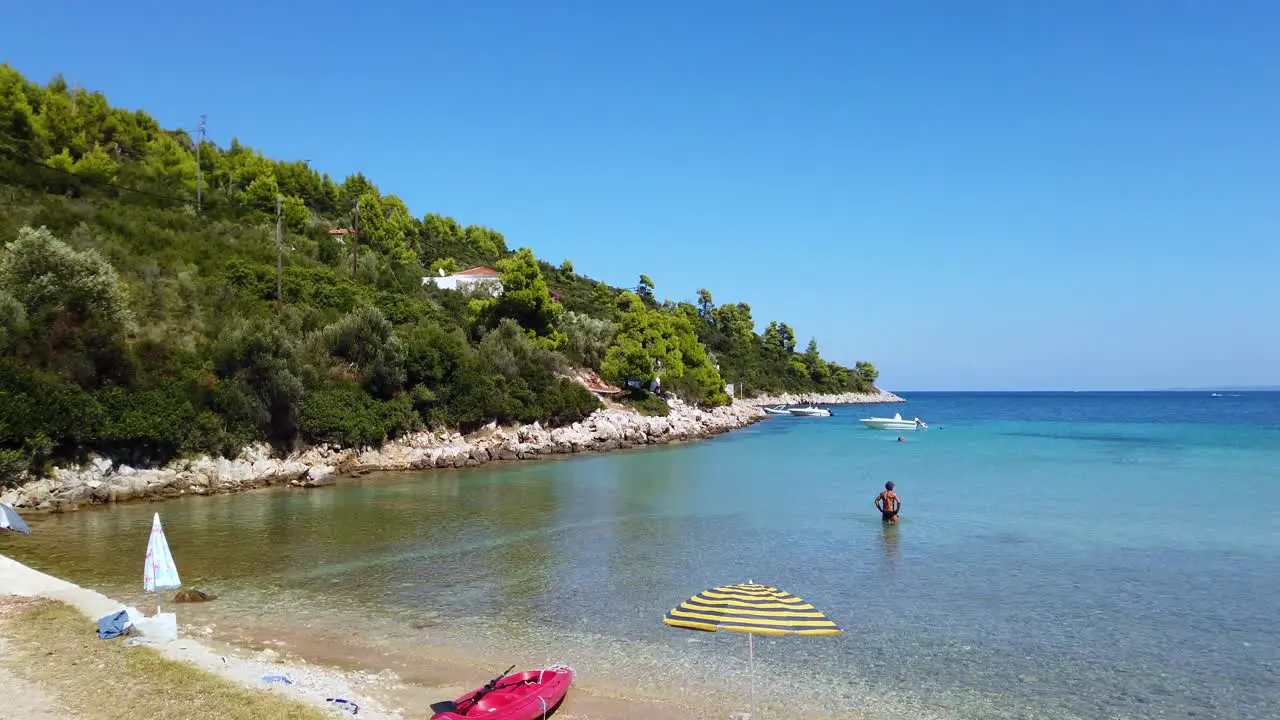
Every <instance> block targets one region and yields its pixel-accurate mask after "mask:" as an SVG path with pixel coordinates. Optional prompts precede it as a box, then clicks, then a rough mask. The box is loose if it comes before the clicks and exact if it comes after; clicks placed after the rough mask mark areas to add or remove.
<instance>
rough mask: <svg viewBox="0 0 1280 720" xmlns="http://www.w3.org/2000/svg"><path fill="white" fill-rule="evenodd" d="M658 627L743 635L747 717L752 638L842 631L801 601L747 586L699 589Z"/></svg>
mask: <svg viewBox="0 0 1280 720" xmlns="http://www.w3.org/2000/svg"><path fill="white" fill-rule="evenodd" d="M662 622H664V623H666V624H667V625H670V626H672V627H678V628H685V629H687V630H704V631H707V632H715V631H717V630H732V631H733V632H740V633H747V657H748V658H749V663H750V668H751V670H750V672H751V717H752V718H754V717H756V682H755V679H756V678H755V676H756V653H755V641H754V638H755V636H756V635H839V634H840V633H843V632H844V630H841V629H840V626H839V625H837V624H836V623H835V622H834V621H833V620H831V618H829V617H827V616H826V615H824V614H823V613H822V611H821V610H818V609H817V608H815V607H814V606H813V605H810V604H809V603H807V602H805V601H804V599H802V598H798V597H796V596H795V595H792V594H791V593H789V592H787V591H785V590H779V589H778V588H776V587H771V586H768V585H760V584H758V583H755V582H750V581H748V582H746V583H740V584H738V585H722V586H720V587H714V588H711V589H710V590H703V591H702V592H700V593H698V594H697V595H694V596H693V597H691V598H689V599H688V600H685V601H684V602H682V603H680V605H679V606H678V607H674V608H671V610H670V611H669V612H667V614H666V616H664V617H663V618H662Z"/></svg>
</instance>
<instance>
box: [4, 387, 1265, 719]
mask: <svg viewBox="0 0 1280 720" xmlns="http://www.w3.org/2000/svg"><path fill="white" fill-rule="evenodd" d="M909 400H910V403H909V404H908V405H905V406H893V407H869V408H857V407H852V408H835V409H834V412H835V416H834V417H832V418H817V419H806V418H773V419H770V420H767V421H765V422H762V423H760V424H758V425H756V426H754V427H752V428H749V429H746V430H743V431H740V432H736V433H732V434H729V435H726V436H722V437H720V438H717V439H715V440H712V441H708V442H703V443H695V444H690V445H684V446H676V447H665V448H660V449H653V450H644V451H637V452H625V453H614V454H609V455H598V456H591V457H583V458H575V459H572V460H566V461H558V462H544V463H530V464H517V465H509V466H503V467H490V468H481V469H476V470H467V471H457V472H455V471H433V472H428V473H424V474H416V475H387V476H382V477H371V478H366V479H364V480H362V481H360V482H352V483H344V484H340V485H338V486H335V487H330V488H324V489H320V490H314V491H308V492H301V491H296V490H293V491H289V490H281V491H269V492H262V493H253V494H248V495H238V496H224V497H216V498H192V499H188V500H182V501H175V502H168V503H163V504H159V505H146V504H143V505H129V506H124V507H118V508H101V509H94V510H91V511H82V512H79V513H75V514H71V515H66V516H53V517H47V518H35V521H34V522H33V523H32V526H33V529H34V531H35V533H36V534H35V535H34V536H32V537H30V538H0V552H4V553H6V554H9V555H12V556H14V557H17V558H18V559H20V560H23V561H25V562H28V563H30V564H32V565H34V566H36V567H39V568H41V569H44V570H47V571H50V572H54V573H56V574H60V575H62V576H65V577H68V578H69V579H72V580H74V581H77V582H80V583H82V584H88V585H91V586H94V587H98V588H100V589H103V590H104V591H108V592H113V593H117V594H118V595H120V596H121V597H123V598H126V599H129V600H131V601H134V602H138V603H139V604H142V603H143V602H145V601H144V600H143V597H142V595H141V593H140V592H139V591H140V587H139V586H140V585H141V565H142V549H143V547H144V546H145V543H146V537H147V532H148V527H149V518H150V514H151V513H152V512H155V511H156V510H159V511H161V516H162V518H163V520H164V523H165V529H166V533H167V535H168V537H169V540H170V545H171V547H172V549H173V552H174V555H175V557H176V559H177V561H178V563H179V569H180V570H181V571H182V574H183V579H184V581H185V582H186V583H187V584H188V585H189V586H197V587H201V588H207V589H211V590H213V591H216V592H219V593H221V594H222V599H221V600H219V601H218V602H217V603H213V604H211V605H208V606H205V607H203V608H200V609H194V608H192V609H184V611H183V612H184V613H187V614H189V615H191V614H194V615H196V616H197V617H201V618H206V617H207V618H211V619H217V620H220V621H227V622H230V621H231V620H232V615H233V613H238V612H241V611H243V610H245V609H246V608H252V611H253V612H252V619H253V620H254V621H256V622H259V623H269V624H272V625H273V626H276V627H282V628H284V627H292V628H298V629H304V630H309V631H317V632H319V631H323V629H324V626H325V625H326V624H333V623H335V622H341V623H345V624H346V625H348V626H350V627H351V628H352V629H354V630H355V631H356V634H358V635H360V636H362V637H364V638H366V640H365V642H368V643H371V644H373V645H374V646H378V645H380V644H381V645H383V646H385V647H387V648H391V647H395V648H396V649H397V650H398V651H403V652H410V653H411V652H412V651H413V648H414V646H415V645H418V644H421V643H424V642H425V643H429V644H439V645H446V646H450V647H458V648H464V649H466V650H468V651H472V652H475V653H477V654H479V655H481V656H491V657H494V658H495V659H497V658H505V657H508V656H514V655H520V656H523V657H546V658H548V659H556V660H566V661H569V662H570V663H571V664H574V665H575V667H578V669H579V671H580V673H582V676H583V679H584V680H588V679H590V678H592V677H596V678H599V679H601V680H602V681H607V682H608V683H609V684H613V685H616V686H619V687H629V688H630V689H632V690H636V691H638V692H641V693H643V692H645V691H646V690H649V691H652V692H654V693H657V694H661V693H662V692H671V690H670V688H681V690H680V692H681V693H683V694H687V695H688V696H690V697H695V698H696V697H698V696H700V695H705V697H707V698H711V697H713V696H715V694H716V693H717V692H719V691H726V690H727V691H732V692H740V691H741V689H742V688H743V687H744V685H743V683H744V682H745V672H744V671H745V650H746V648H745V644H746V641H745V639H744V638H743V636H740V635H734V634H729V635H728V636H727V637H720V636H716V635H707V634H701V633H689V632H686V631H680V630H675V629H672V628H666V627H664V626H663V625H662V624H661V617H662V613H663V612H664V611H666V610H667V609H668V608H670V607H671V606H672V605H673V604H675V603H678V602H679V601H680V600H682V599H683V598H685V597H687V596H689V595H692V594H693V593H695V592H697V591H698V590H700V589H703V588H704V587H706V586H709V585H714V584H721V583H730V582H740V581H746V580H748V579H751V580H755V581H757V582H767V583H770V584H776V585H778V586H780V587H784V588H786V589H788V590H791V591H792V592H795V593H796V594H799V595H801V596H803V597H805V598H806V599H808V600H810V601H812V602H813V603H815V604H816V605H818V606H819V607H821V608H822V609H824V610H826V611H827V612H828V614H830V615H831V616H832V617H833V618H834V619H836V620H837V621H838V622H840V623H842V624H843V626H844V627H845V629H846V634H845V635H843V636H839V637H835V638H826V637H819V638H781V639H768V640H764V641H762V642H761V643H759V644H758V645H757V657H758V659H759V663H758V671H757V672H758V677H759V678H760V684H761V685H762V686H764V687H766V688H769V689H768V690H767V691H766V693H765V695H764V699H765V701H766V703H767V704H772V705H774V706H775V707H776V706H777V705H778V704H779V703H780V702H782V701H784V700H786V701H791V702H796V703H798V704H799V705H801V706H802V707H803V708H805V709H806V710H807V711H814V712H826V713H830V714H832V715H835V716H848V715H849V714H851V713H852V712H854V711H862V712H864V713H866V715H867V716H869V717H973V718H1004V717H1007V718H1024V717H1035V718H1102V717H1141V718H1166V717H1167V718H1174V717H1177V718H1183V717H1204V718H1224V717H1230V718H1274V717H1280V681H1278V680H1277V677H1278V673H1280V629H1277V626H1276V624H1275V621H1274V616H1275V612H1274V608H1275V600H1274V593H1275V591H1276V590H1277V589H1280V470H1278V468H1280V394H1264V393H1240V394H1238V395H1231V394H1224V396H1223V397H1213V396H1211V395H1209V394H1208V393H1167V394H1161V393H1135V394H1090V393H1064V394H944V393H937V394H933V393H930V394H918V395H910V396H909ZM894 411H900V412H902V413H903V415H905V416H907V417H912V416H917V415H918V416H920V417H921V418H923V419H925V420H927V421H928V422H929V423H930V425H931V428H930V429H929V430H928V431H925V432H916V433H906V434H904V435H905V437H906V438H907V442H904V443H899V442H896V439H897V435H896V434H894V433H888V432H877V431H870V430H865V429H863V428H862V427H861V426H860V425H859V424H858V423H857V418H858V417H861V416H863V415H864V414H884V413H885V412H889V413H892V412H894ZM889 479H892V480H895V481H896V482H897V483H898V488H897V489H898V492H899V494H900V495H901V496H902V497H903V511H902V522H901V524H900V525H899V526H897V527H893V528H884V527H882V526H881V524H880V522H879V515H878V513H876V511H875V510H874V508H873V507H872V498H873V497H874V496H875V494H876V493H877V492H878V491H879V489H880V486H881V485H882V484H883V482H884V481H885V480H889ZM344 633H345V631H344ZM504 652H506V653H508V654H504ZM513 661H514V660H513ZM503 667H505V665H503ZM663 688H667V689H666V690H663Z"/></svg>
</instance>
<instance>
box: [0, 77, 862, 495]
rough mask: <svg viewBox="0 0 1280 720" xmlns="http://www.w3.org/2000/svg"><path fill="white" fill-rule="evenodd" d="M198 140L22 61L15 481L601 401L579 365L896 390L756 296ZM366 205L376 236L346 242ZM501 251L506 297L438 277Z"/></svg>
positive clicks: (14, 263) (5, 404)
mask: <svg viewBox="0 0 1280 720" xmlns="http://www.w3.org/2000/svg"><path fill="white" fill-rule="evenodd" d="M198 142H199V147H198V152H197V138H193V137H192V134H191V133H188V132H187V131H183V130H166V129H164V128H161V127H160V125H159V124H158V123H157V122H156V121H155V120H154V119H153V118H151V117H150V116H149V115H148V114H146V113H145V112H142V111H129V110H125V109H121V108H114V107H112V106H110V105H109V104H108V103H107V101H106V98H105V97H104V96H103V95H102V94H101V93H96V92H89V91H86V90H83V89H75V90H73V89H71V88H70V87H68V85H67V83H66V82H65V81H63V80H62V79H61V78H60V77H59V78H54V79H53V80H52V81H51V82H49V83H47V84H45V85H39V84H36V83H32V82H29V81H28V80H26V79H25V78H24V77H23V76H22V75H21V74H20V73H18V72H17V71H16V70H14V69H12V68H11V67H9V66H5V65H0V242H2V243H3V244H4V246H3V251H2V252H0V484H4V483H6V482H13V481H15V480H16V478H17V477H18V475H19V474H20V473H21V472H22V471H29V472H34V473H39V472H40V471H42V470H43V469H44V468H45V467H46V466H47V464H48V463H49V462H51V461H53V460H62V459H73V458H76V457H81V456H83V455H84V454H86V453H89V452H96V453H100V454H103V455H105V456H108V457H111V458H114V459H117V460H120V461H127V462H131V463H137V464H148V463H158V462H163V461H165V460H167V459H169V458H172V457H174V456H177V455H181V454H184V453H195V452H208V453H224V454H232V453H235V452H236V451H238V449H239V448H240V447H242V446H243V445H244V444H246V443H248V442H251V441H256V440H262V441H268V442H271V443H272V444H274V445H275V446H276V447H278V448H280V449H287V448H290V447H294V446H297V445H299V444H302V443H318V442H332V443H339V444H344V445H371V444H376V443H379V442H382V441H384V440H386V439H388V438H393V437H396V436H398V435H400V434H403V433H406V432H410V431H413V430H416V429H420V428H437V427H456V428H459V429H462V430H463V431H469V430H472V429H475V428H478V427H480V426H482V425H485V424H487V423H490V422H495V421H496V422H498V423H513V422H532V421H535V420H536V421H542V422H546V423H550V424H557V423H566V422H572V421H575V420H577V419H580V418H583V417H585V416H586V415H587V414H589V413H590V412H592V411H593V410H595V409H596V408H598V407H599V405H600V403H599V401H598V400H597V398H596V397H595V396H594V395H593V394H592V393H590V392H589V391H587V390H586V389H585V388H583V387H582V386H581V385H579V384H578V383H576V382H574V381H572V380H570V379H568V375H569V371H570V370H572V369H574V368H591V369H594V370H596V371H598V372H599V373H600V374H601V375H602V376H603V377H604V378H605V379H606V380H608V381H610V382H612V383H615V384H618V385H623V384H625V383H626V382H627V381H629V380H634V381H639V382H640V383H644V384H648V383H651V382H653V381H655V380H656V381H658V382H659V383H660V384H661V387H662V389H663V391H664V392H671V393H674V394H676V395H678V396H679V397H681V398H683V399H684V400H686V401H687V402H691V403H696V404H699V405H703V406H714V405H720V404H724V403H727V402H729V400H730V398H729V396H728V394H727V393H726V383H733V384H734V385H735V389H736V392H737V394H739V395H742V394H756V393H760V392H774V391H784V390H785V391H795V392H805V391H827V392H841V391H862V390H868V389H870V388H871V387H873V385H874V382H875V379H876V371H875V368H874V367H872V366H871V365H870V364H869V363H865V362H859V363H857V365H856V366H855V367H853V368H847V367H843V366H841V365H839V364H836V363H832V362H829V361H827V360H824V359H823V358H822V357H821V356H820V354H819V352H818V347H817V344H816V342H813V341H810V343H809V345H808V347H807V348H806V349H805V350H804V351H803V352H797V350H796V338H795V334H794V331H793V330H792V329H791V327H790V326H788V325H787V324H785V323H781V322H771V323H769V324H768V325H767V327H766V328H765V330H764V331H763V332H761V333H757V332H756V322H755V320H754V319H753V318H752V316H751V308H750V306H749V305H747V304H746V303H731V304H726V305H721V306H716V305H715V304H714V302H713V301H712V296H711V294H710V293H709V292H708V291H707V290H700V291H699V292H698V300H697V302H696V303H688V302H673V301H669V300H659V299H658V297H657V295H656V287H655V284H654V283H653V281H652V280H651V279H650V278H648V277H647V276H645V275H641V276H640V278H639V280H638V282H637V284H636V286H635V287H634V288H625V289H624V288H616V287H611V286H609V285H608V284H605V283H602V282H598V281H595V280H592V279H590V278H588V277H585V276H583V275H580V274H578V273H577V272H575V270H574V267H573V264H572V262H570V261H569V260H564V261H563V262H561V263H559V264H551V263H549V262H546V261H544V260H541V259H539V258H537V257H536V256H535V255H534V254H533V252H532V251H531V250H530V249H528V248H519V249H514V250H513V249H511V248H509V247H508V246H507V242H506V239H505V238H504V236H503V235H502V233H500V232H498V231H496V230H494V229H491V228H487V227H482V226H477V225H467V226H463V225H461V224H460V223H458V222H456V221H455V220H453V219H452V218H449V217H445V216H442V215H437V214H427V215H425V216H423V217H421V218H419V217H415V216H414V215H413V214H412V213H410V211H409V209H408V208H407V207H406V206H405V204H404V202H403V201H401V200H400V198H398V197H396V196H395V195H391V194H383V193H382V192H381V190H380V189H379V188H378V187H377V186H376V185H374V184H373V183H372V182H371V181H370V180H369V179H368V178H366V177H365V176H364V175H362V174H360V173H356V174H354V175H351V176H349V177H347V178H345V179H344V180H343V181H342V182H336V181H334V180H333V179H332V178H331V177H329V176H328V175H326V174H323V173H319V172H317V171H316V170H314V169H312V168H311V167H310V166H309V165H308V164H307V163H306V162H281V161H277V160H272V159H270V158H268V157H266V156H265V155H263V154H262V153H260V152H259V151H257V150H253V149H251V148H248V147H246V146H244V145H242V144H241V143H240V142H239V141H238V140H232V141H231V143H230V146H229V147H226V148H222V147H219V146H217V145H216V144H214V143H211V142H209V141H207V140H199V141H198ZM197 157H198V161H197ZM197 177H198V178H199V189H200V192H199V204H198V206H197V202H196V197H197ZM277 203H279V207H280V218H279V219H280V225H281V228H282V239H283V242H282V248H281V253H282V271H281V272H280V274H279V277H277V265H276V252H277V249H276V242H275V227H276V219H277V216H276V212H277V211H276V208H277ZM357 205H358V207H359V216H358V225H359V232H358V239H359V243H358V247H353V240H354V239H355V237H356V236H355V234H354V233H350V234H346V235H342V234H333V233H331V232H330V230H331V229H334V228H352V227H353V226H355V224H356V218H355V217H354V216H353V213H354V209H355V208H356V207H357ZM478 265H479V266H488V267H493V268H495V269H496V270H498V272H499V273H500V279H501V282H502V285H503V291H502V292H501V293H500V294H496V295H491V294H488V293H485V292H483V291H477V292H459V291H451V290H441V289H438V288H436V287H434V286H433V285H430V284H423V282H422V278H423V276H424V275H435V274H437V272H438V271H440V270H444V271H445V272H455V271H457V270H459V269H463V268H466V267H472V266H478ZM277 287H279V291H278V290H277ZM631 400H632V401H634V402H636V403H638V404H640V405H641V406H642V409H646V408H647V409H652V408H654V407H655V405H654V403H653V401H652V398H645V397H644V395H643V393H636V394H633V396H632V397H631ZM658 405H659V406H660V405H661V403H658Z"/></svg>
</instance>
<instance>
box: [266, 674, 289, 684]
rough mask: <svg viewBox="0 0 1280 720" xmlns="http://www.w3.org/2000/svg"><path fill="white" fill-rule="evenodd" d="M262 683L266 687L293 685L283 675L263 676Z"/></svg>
mask: <svg viewBox="0 0 1280 720" xmlns="http://www.w3.org/2000/svg"><path fill="white" fill-rule="evenodd" d="M262 682H264V683H267V684H268V685H274V684H275V683H284V684H285V685H292V684H293V681H292V680H290V679H289V678H287V677H285V676H284V675H263V676H262Z"/></svg>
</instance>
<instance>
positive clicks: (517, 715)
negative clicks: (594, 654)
mask: <svg viewBox="0 0 1280 720" xmlns="http://www.w3.org/2000/svg"><path fill="white" fill-rule="evenodd" d="M514 668H515V666H514V665H512V666H511V667H510V668H507V673H509V672H511V670H512V669H514ZM572 683H573V668H571V667H569V666H567V665H552V666H551V667H548V668H544V669H542V670H527V671H525V672H518V673H514V674H511V675H508V674H506V673H503V674H502V675H499V676H498V677H496V678H494V679H493V680H490V681H489V683H488V684H487V685H485V686H484V687H482V688H480V689H478V690H473V691H471V692H469V693H467V694H466V695H463V696H462V697H460V698H458V699H457V700H454V701H453V702H451V703H440V704H439V705H433V706H431V709H432V710H437V712H436V714H435V715H432V716H431V720H462V719H463V718H478V717H482V718H488V720H542V719H543V718H546V717H550V715H551V712H552V711H553V710H555V709H556V708H557V707H559V705H560V701H561V700H564V696H565V693H567V692H569V685H570V684H572ZM442 706H443V707H442Z"/></svg>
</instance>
